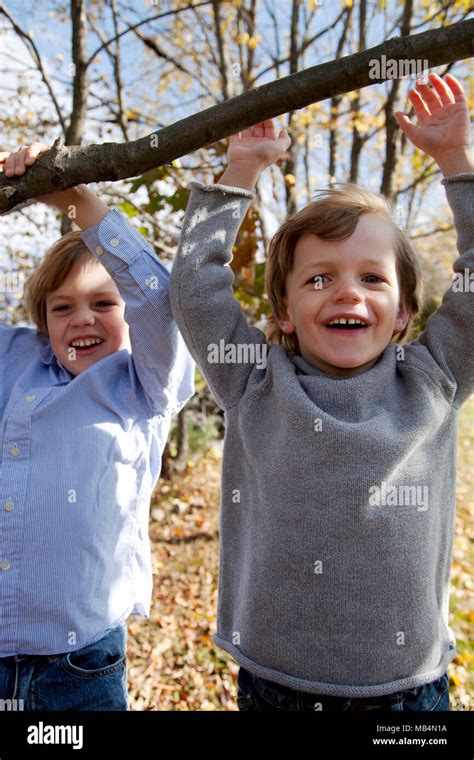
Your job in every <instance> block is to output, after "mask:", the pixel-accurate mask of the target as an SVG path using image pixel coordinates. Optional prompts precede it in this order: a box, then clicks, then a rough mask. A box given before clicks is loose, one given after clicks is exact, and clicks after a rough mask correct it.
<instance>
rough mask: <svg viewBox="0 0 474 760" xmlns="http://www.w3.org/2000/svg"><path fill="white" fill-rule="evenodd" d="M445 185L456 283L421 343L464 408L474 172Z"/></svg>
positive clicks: (473, 328) (469, 376)
mask: <svg viewBox="0 0 474 760" xmlns="http://www.w3.org/2000/svg"><path fill="white" fill-rule="evenodd" d="M442 184H443V185H445V188H446V196H447V199H448V203H449V205H450V207H451V210H452V212H453V217H454V225H455V228H456V232H457V248H458V251H459V256H458V258H456V259H455V260H454V262H453V270H454V278H453V282H452V283H451V286H450V288H449V289H448V290H447V291H446V293H445V294H444V296H443V300H442V302H441V305H440V306H439V308H438V309H437V310H436V311H435V312H434V314H432V315H431V317H430V318H429V319H428V321H427V323H426V329H425V331H424V332H423V333H422V334H421V335H420V337H419V339H418V340H419V342H420V343H421V344H422V345H424V346H425V347H426V348H427V349H428V350H429V352H430V353H431V355H432V357H433V358H434V360H435V361H436V362H437V364H438V365H439V367H440V368H441V369H442V371H443V372H444V373H445V374H446V376H447V377H448V379H449V381H450V382H452V383H454V384H455V386H456V391H455V395H454V398H453V404H454V405H455V406H460V405H461V404H462V403H464V401H466V399H467V398H468V397H469V395H470V394H471V393H472V392H473V390H474V324H473V310H474V172H469V173H465V174H455V175H452V176H449V177H445V178H444V179H443V180H442ZM415 342H416V341H415Z"/></svg>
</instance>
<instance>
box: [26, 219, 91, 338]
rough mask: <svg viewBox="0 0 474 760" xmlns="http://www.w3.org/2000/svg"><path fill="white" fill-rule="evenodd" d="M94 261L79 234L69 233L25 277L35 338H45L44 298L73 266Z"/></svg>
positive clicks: (46, 328) (27, 305)
mask: <svg viewBox="0 0 474 760" xmlns="http://www.w3.org/2000/svg"><path fill="white" fill-rule="evenodd" d="M91 261H93V262H94V263H97V259H96V258H95V256H94V255H93V254H92V253H91V252H90V251H89V249H88V248H87V246H86V244H85V243H84V242H83V240H82V239H81V233H80V232H68V233H67V234H66V235H63V237H62V238H60V239H59V240H58V241H57V243H55V244H54V245H53V246H52V247H51V248H50V249H49V251H48V252H47V253H46V255H45V257H44V258H43V260H42V261H41V263H40V264H39V266H37V267H36V269H35V270H34V272H33V273H32V274H31V275H30V276H29V277H28V279H27V281H26V283H25V302H26V307H27V309H28V311H29V313H30V317H31V319H32V321H33V323H34V324H35V325H36V332H37V334H38V335H46V336H48V334H49V333H48V326H47V319H46V299H47V296H48V294H49V293H51V292H52V291H53V290H56V289H57V288H59V287H60V286H61V285H62V284H63V282H64V280H65V279H66V277H67V276H68V274H69V273H70V272H71V270H72V269H73V268H74V266H75V265H76V264H77V263H79V262H81V263H82V264H83V265H86V264H87V263H90V262H91Z"/></svg>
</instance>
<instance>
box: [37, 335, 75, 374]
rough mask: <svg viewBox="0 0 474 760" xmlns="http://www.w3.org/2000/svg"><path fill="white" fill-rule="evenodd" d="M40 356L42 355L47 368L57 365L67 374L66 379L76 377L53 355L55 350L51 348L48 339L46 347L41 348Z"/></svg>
mask: <svg viewBox="0 0 474 760" xmlns="http://www.w3.org/2000/svg"><path fill="white" fill-rule="evenodd" d="M39 355H40V358H41V361H42V362H43V364H45V365H46V366H47V367H48V366H50V365H53V366H54V365H55V366H57V367H59V368H60V369H62V370H63V372H65V373H66V377H67V379H68V380H70V379H71V378H73V377H74V375H73V374H72V373H71V372H69V370H67V369H66V367H65V366H64V365H63V364H61V362H60V361H59V359H58V357H57V356H56V354H54V353H53V349H52V348H51V343H50V342H49V340H47V339H46V343H45V344H44V346H42V347H41V348H40V351H39Z"/></svg>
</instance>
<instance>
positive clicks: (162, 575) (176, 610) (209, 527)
mask: <svg viewBox="0 0 474 760" xmlns="http://www.w3.org/2000/svg"><path fill="white" fill-rule="evenodd" d="M459 422H460V428H459V444H458V480H457V484H458V485H457V514H456V528H455V530H456V532H455V541H454V558H453V568H452V591H451V611H450V625H451V627H452V629H453V631H454V633H455V635H456V639H457V644H458V655H457V657H456V658H455V660H454V661H453V662H452V663H451V665H450V666H449V669H448V672H449V676H450V699H451V709H452V710H474V673H473V660H474V642H473V640H472V624H473V622H474V612H473V605H472V601H473V597H474V591H473V589H474V584H473V580H472V570H473V564H474V556H473V547H474V461H473V460H474V396H473V397H471V399H470V400H469V402H468V403H466V404H465V405H464V407H463V408H462V410H461V414H460V421H459ZM220 460H221V450H220V448H219V446H218V445H216V446H213V447H212V448H211V449H209V450H208V451H207V452H206V454H205V456H200V457H197V458H195V459H193V460H191V461H189V463H188V467H187V469H186V471H185V472H184V473H183V474H182V475H180V476H175V477H174V478H173V481H172V482H171V483H166V482H164V481H162V480H160V481H159V483H158V485H157V488H156V491H155V494H154V497H153V500H152V507H151V521H150V536H151V542H152V554H153V580H154V591H153V603H152V610H151V617H150V619H148V620H147V619H145V618H141V617H138V616H132V617H130V618H129V620H128V629H129V640H128V668H129V671H128V676H129V694H130V709H131V710H236V709H237V703H236V677H237V671H238V666H237V664H236V663H235V662H234V661H233V660H232V658H231V657H230V656H228V655H227V654H226V653H225V652H223V651H222V650H220V649H218V647H216V646H215V645H214V643H213V642H212V639H211V635H212V634H213V633H215V631H216V620H215V618H216V609H217V577H218V558H219V534H218V531H219V472H220ZM470 634H471V638H469V636H470Z"/></svg>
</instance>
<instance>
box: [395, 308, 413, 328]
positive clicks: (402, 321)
mask: <svg viewBox="0 0 474 760" xmlns="http://www.w3.org/2000/svg"><path fill="white" fill-rule="evenodd" d="M409 319H410V310H409V309H407V308H406V307H405V305H404V304H401V305H400V308H399V310H398V313H397V316H396V318H395V324H394V326H393V332H394V333H399V332H401V331H402V330H404V329H405V327H406V326H407V323H408V320H409Z"/></svg>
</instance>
